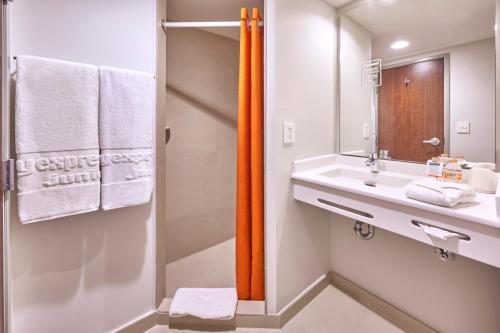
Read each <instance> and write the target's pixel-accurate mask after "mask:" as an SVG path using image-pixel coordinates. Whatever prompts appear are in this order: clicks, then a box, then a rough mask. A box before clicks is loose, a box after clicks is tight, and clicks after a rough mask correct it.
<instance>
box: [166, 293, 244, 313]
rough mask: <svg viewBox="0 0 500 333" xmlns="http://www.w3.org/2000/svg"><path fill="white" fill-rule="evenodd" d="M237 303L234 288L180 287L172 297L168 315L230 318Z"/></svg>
mask: <svg viewBox="0 0 500 333" xmlns="http://www.w3.org/2000/svg"><path fill="white" fill-rule="evenodd" d="M237 305H238V296H237V294H236V289H235V288H206V289H205V288H180V289H177V292H176V293H175V296H174V298H173V299H172V303H171V304H170V311H169V315H170V316H171V317H184V316H194V317H198V318H201V319H214V320H231V319H232V318H233V317H234V314H235V313H236V306H237Z"/></svg>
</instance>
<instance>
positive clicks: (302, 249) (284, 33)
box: [266, 0, 336, 313]
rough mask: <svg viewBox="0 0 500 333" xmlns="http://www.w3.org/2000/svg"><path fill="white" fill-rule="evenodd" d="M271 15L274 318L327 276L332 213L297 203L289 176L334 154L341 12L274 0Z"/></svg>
mask: <svg viewBox="0 0 500 333" xmlns="http://www.w3.org/2000/svg"><path fill="white" fill-rule="evenodd" d="M266 13H267V15H266V48H267V49H266V52H267V66H268V68H270V69H271V70H270V71H268V72H267V74H266V75H267V78H266V80H267V82H266V84H267V96H266V100H267V103H266V265H267V271H266V291H267V295H266V297H267V301H268V303H267V305H268V312H271V313H273V312H276V311H279V310H280V309H282V308H283V307H284V306H285V305H286V304H288V303H289V302H290V301H291V300H292V299H293V298H295V297H296V296H297V295H298V294H299V293H300V292H302V291H303V290H304V289H305V288H306V287H307V286H309V285H310V284H311V283H313V282H314V281H315V280H317V279H318V278H319V277H320V276H321V275H322V274H324V273H326V272H327V271H328V248H329V235H328V230H329V223H328V214H326V213H325V212H322V211H321V210H320V209H316V208H314V207H311V206H308V205H305V204H300V203H298V202H296V201H295V200H294V199H293V193H292V187H291V181H290V171H291V167H292V161H294V160H296V159H301V158H305V157H310V156H317V155H322V154H329V153H332V152H333V150H334V135H333V134H334V126H335V124H334V91H335V90H334V89H335V73H334V64H335V58H336V52H335V51H336V50H335V39H336V28H335V10H334V9H333V7H331V6H330V5H328V4H327V3H326V2H324V1H323V0H308V1H303V0H269V1H267V2H266ZM273 68H275V70H274V71H273V70H272V69H273ZM284 121H293V122H295V125H296V131H297V133H296V143H295V144H294V145H293V146H284V145H283V144H282V126H283V122H284Z"/></svg>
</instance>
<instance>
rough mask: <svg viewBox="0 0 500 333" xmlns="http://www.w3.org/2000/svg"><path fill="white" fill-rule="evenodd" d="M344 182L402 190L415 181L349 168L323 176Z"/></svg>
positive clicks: (332, 171)
mask: <svg viewBox="0 0 500 333" xmlns="http://www.w3.org/2000/svg"><path fill="white" fill-rule="evenodd" d="M322 175H323V176H325V177H329V178H332V179H335V180H339V181H342V182H352V183H356V184H358V185H361V184H362V185H366V186H368V187H380V186H382V187H392V188H401V187H403V186H405V185H407V184H409V183H410V182H412V181H413V179H411V178H405V177H398V176H393V175H387V174H385V173H384V172H383V171H382V172H379V173H372V172H370V170H368V169H367V170H366V171H364V170H355V169H347V168H339V169H334V170H330V171H327V172H325V173H323V174H322Z"/></svg>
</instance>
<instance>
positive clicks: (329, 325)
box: [147, 286, 404, 333]
mask: <svg viewBox="0 0 500 333" xmlns="http://www.w3.org/2000/svg"><path fill="white" fill-rule="evenodd" d="M174 332H176V333H195V331H188V330H175V329H169V328H168V327H167V326H157V327H154V328H152V329H151V330H149V331H148V332H147V333H174ZM204 332H206V331H204ZM230 332H242V333H244V332H245V333H252V332H255V333H404V332H403V331H402V330H401V329H399V328H397V327H396V326H394V325H393V324H391V323H390V322H388V321H387V320H385V319H384V318H382V317H380V316H378V315H377V314H375V313H374V312H372V311H370V310H369V309H368V308H366V307H364V306H363V305H361V304H359V303H358V302H356V301H355V300H353V299H352V298H350V297H349V296H347V295H345V294H344V293H342V292H340V291H339V290H337V289H336V288H334V287H331V286H330V287H328V288H326V289H325V290H323V291H322V292H321V294H319V295H318V297H316V298H315V299H314V300H313V301H312V302H311V303H310V304H309V305H308V306H306V307H305V308H304V309H303V310H302V311H301V312H300V313H299V314H298V315H297V316H295V318H293V319H292V320H291V321H290V322H288V324H287V325H286V326H285V327H283V328H282V329H281V330H272V329H255V328H246V329H243V328H241V329H237V330H236V331H230Z"/></svg>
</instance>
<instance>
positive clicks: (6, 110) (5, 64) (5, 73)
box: [0, 0, 12, 333]
mask: <svg viewBox="0 0 500 333" xmlns="http://www.w3.org/2000/svg"><path fill="white" fill-rule="evenodd" d="M11 2H12V0H3V1H2V3H1V7H0V8H1V9H0V11H1V13H0V15H1V23H0V24H1V37H0V38H1V42H0V43H1V69H2V70H1V109H2V116H1V124H0V126H1V133H0V146H1V150H2V154H1V155H2V159H1V162H2V168H1V169H2V170H3V164H4V163H5V161H8V160H9V159H10V158H11V149H10V144H11V140H10V135H11V132H10V128H11V127H10V123H11V114H10V110H11V107H10V103H11V96H10V93H11V89H10V84H11V82H10V56H11V54H10V38H9V32H10V29H9V22H10V4H11ZM10 196H11V193H10V192H9V191H2V239H1V241H2V245H1V249H2V254H1V255H2V259H3V263H2V264H3V265H2V266H3V267H2V293H3V309H2V310H3V311H2V313H1V315H2V318H1V319H2V321H3V323H2V326H0V329H1V330H2V331H1V332H4V333H10V332H11V330H12V328H11V320H10V318H11V297H10V295H11V292H10V291H11V288H10V274H9V272H10Z"/></svg>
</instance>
